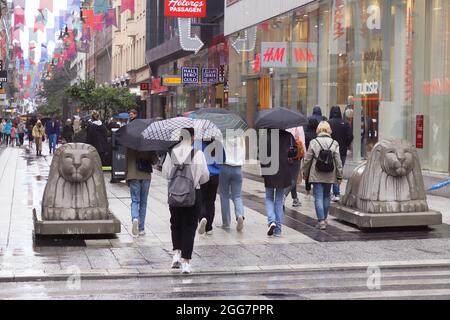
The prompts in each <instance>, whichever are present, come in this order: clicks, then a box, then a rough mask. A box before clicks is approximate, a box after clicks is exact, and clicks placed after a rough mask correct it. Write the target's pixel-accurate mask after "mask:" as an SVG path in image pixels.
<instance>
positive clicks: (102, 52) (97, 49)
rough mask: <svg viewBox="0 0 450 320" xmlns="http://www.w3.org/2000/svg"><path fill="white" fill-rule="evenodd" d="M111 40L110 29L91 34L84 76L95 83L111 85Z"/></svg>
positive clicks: (111, 30) (111, 32) (111, 33)
mask: <svg viewBox="0 0 450 320" xmlns="http://www.w3.org/2000/svg"><path fill="white" fill-rule="evenodd" d="M112 39H113V29H112V27H107V28H105V29H104V30H102V31H95V32H93V36H92V41H91V43H90V46H89V50H88V52H87V54H86V76H87V77H88V78H93V79H95V81H96V82H97V83H111V80H112V56H111V52H112Z"/></svg>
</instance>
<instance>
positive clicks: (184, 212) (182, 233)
mask: <svg viewBox="0 0 450 320" xmlns="http://www.w3.org/2000/svg"><path fill="white" fill-rule="evenodd" d="M195 195H196V199H195V206H193V207H190V208H179V207H170V208H169V209H170V229H171V231H172V244H173V250H181V257H182V258H183V259H187V260H191V259H192V252H193V251H194V239H195V232H196V231H197V227H198V217H199V216H200V215H201V209H202V206H201V203H202V193H201V190H197V191H196V194H195Z"/></svg>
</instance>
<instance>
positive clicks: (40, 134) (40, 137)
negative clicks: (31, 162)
mask: <svg viewBox="0 0 450 320" xmlns="http://www.w3.org/2000/svg"><path fill="white" fill-rule="evenodd" d="M32 134H33V138H34V142H35V143H36V156H42V142H43V141H44V140H45V128H44V126H43V125H42V122H41V120H38V121H37V122H36V125H35V126H34V127H33V132H32Z"/></svg>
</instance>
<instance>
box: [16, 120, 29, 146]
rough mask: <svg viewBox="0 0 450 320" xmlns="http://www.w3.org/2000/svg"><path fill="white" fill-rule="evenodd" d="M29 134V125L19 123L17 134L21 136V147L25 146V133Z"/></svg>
mask: <svg viewBox="0 0 450 320" xmlns="http://www.w3.org/2000/svg"><path fill="white" fill-rule="evenodd" d="M26 132H27V125H26V124H25V122H24V121H23V120H21V121H19V125H18V126H17V134H18V136H19V146H21V147H22V146H23V144H24V141H25V133H26Z"/></svg>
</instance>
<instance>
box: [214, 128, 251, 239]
mask: <svg viewBox="0 0 450 320" xmlns="http://www.w3.org/2000/svg"><path fill="white" fill-rule="evenodd" d="M223 145H224V151H225V159H224V163H223V164H222V165H221V166H220V176H219V189H220V204H221V209H222V228H223V229H225V230H227V229H230V228H231V213H230V198H231V199H232V200H233V203H234V209H235V215H236V222H237V226H236V229H237V231H238V232H241V231H242V230H243V228H244V219H245V217H244V203H243V201H242V182H243V178H242V166H243V165H244V163H245V140H244V138H243V137H241V136H233V137H226V139H225V140H224V142H223Z"/></svg>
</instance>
